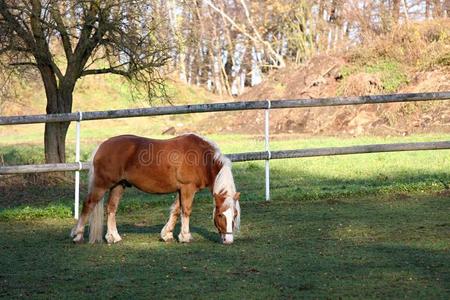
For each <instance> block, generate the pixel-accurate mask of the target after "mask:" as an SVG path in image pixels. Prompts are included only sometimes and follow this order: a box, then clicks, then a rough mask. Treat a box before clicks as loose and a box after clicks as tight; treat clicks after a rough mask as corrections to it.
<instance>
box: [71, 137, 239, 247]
mask: <svg viewBox="0 0 450 300" xmlns="http://www.w3.org/2000/svg"><path fill="white" fill-rule="evenodd" d="M91 161H92V164H91V167H90V170H89V188H88V195H87V196H86V198H85V200H84V202H83V209H82V213H81V216H80V218H79V219H78V222H77V223H76V225H75V226H74V227H73V229H72V231H71V234H70V235H71V237H72V238H73V242H75V243H81V242H83V234H84V227H85V224H86V222H87V220H88V217H89V216H90V219H89V223H90V230H89V242H90V243H96V242H102V241H103V217H104V203H103V202H104V195H105V193H106V192H107V191H109V196H108V203H107V233H106V235H105V239H106V241H107V242H108V244H113V243H117V242H120V241H121V240H122V238H121V237H120V235H119V232H118V231H117V225H116V211H117V207H118V205H119V201H120V199H121V197H122V195H123V193H124V190H125V188H126V187H136V188H138V189H140V190H141V191H144V192H147V193H153V194H167V193H177V194H176V198H175V201H174V202H173V204H172V206H171V208H170V215H169V220H168V221H167V223H166V224H165V226H164V227H163V229H162V230H161V239H162V240H163V241H165V242H169V241H172V240H174V237H173V230H174V228H175V225H176V222H177V218H178V216H179V215H180V214H181V232H180V233H179V235H178V241H179V242H182V243H189V242H191V241H192V235H191V233H190V230H189V217H190V215H191V211H192V204H193V200H194V196H195V193H196V192H197V191H199V190H201V189H205V188H208V189H209V190H210V191H211V193H212V196H213V199H214V204H215V205H214V210H213V219H214V225H215V227H216V228H217V231H218V233H219V236H220V241H221V242H222V243H223V244H231V243H233V235H234V232H236V231H237V230H238V229H239V225H240V215H241V210H240V205H239V198H240V193H239V192H237V191H236V187H235V184H234V179H233V174H232V171H231V161H230V160H229V159H228V158H227V157H226V156H225V155H223V154H222V153H221V151H220V149H219V147H218V146H217V144H216V143H214V142H212V141H210V140H208V139H206V138H204V137H201V136H199V135H197V134H192V133H191V134H185V135H181V136H177V137H174V138H171V139H167V140H158V139H149V138H145V137H139V136H135V135H120V136H115V137H112V138H110V139H108V140H106V141H104V142H103V143H101V144H100V145H99V146H98V147H97V149H96V150H95V151H94V152H93V154H92V158H91Z"/></svg>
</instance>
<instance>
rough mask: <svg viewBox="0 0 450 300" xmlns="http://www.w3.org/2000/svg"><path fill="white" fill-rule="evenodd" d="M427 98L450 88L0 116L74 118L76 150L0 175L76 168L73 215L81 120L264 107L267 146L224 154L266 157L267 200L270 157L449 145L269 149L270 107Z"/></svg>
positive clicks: (445, 95) (449, 144)
mask: <svg viewBox="0 0 450 300" xmlns="http://www.w3.org/2000/svg"><path fill="white" fill-rule="evenodd" d="M430 100H450V91H446V92H435V93H411V94H390V95H373V96H361V97H334V98H320V99H288V100H258V101H240V102H226V103H212V104H194V105H180V106H161V107H149V108H138V109H121V110H109V111H90V112H75V113H67V114H53V115H28V116H0V125H18V124H32V123H48V122H72V121H76V122H77V150H76V152H77V153H76V157H77V162H75V163H61V164H38V165H21V166H0V175H7V174H20V173H38V172H61V171H75V172H76V175H77V177H76V179H77V180H76V185H75V186H76V187H75V194H76V196H75V198H76V200H75V211H76V212H75V216H76V217H77V215H78V193H79V186H78V185H79V173H78V172H79V171H80V170H88V169H89V166H90V164H89V163H86V162H80V161H79V152H80V149H79V148H80V147H79V143H80V141H79V136H80V134H79V133H80V132H79V131H80V122H81V121H88V120H101V119H116V118H131V117H143V116H160V115H174V114H187V113H205V112H225V111H237V110H254V109H263V110H265V113H266V114H265V115H266V118H265V138H266V149H265V151H260V152H246V153H233V154H228V155H227V156H228V157H229V158H230V159H231V160H232V161H234V162H242V161H252V160H265V161H266V200H269V188H270V182H269V160H271V159H284V158H297V157H312V156H329V155H346V154H358V153H375V152H395V151H417V150H437V149H450V141H437V142H426V143H423V142H422V143H397V144H376V145H360V146H351V147H327V148H311V149H296V150H283V151H270V148H269V111H270V110H271V109H282V108H302V107H303V108H305V107H322V106H342V105H361V104H381V103H393V102H415V101H430Z"/></svg>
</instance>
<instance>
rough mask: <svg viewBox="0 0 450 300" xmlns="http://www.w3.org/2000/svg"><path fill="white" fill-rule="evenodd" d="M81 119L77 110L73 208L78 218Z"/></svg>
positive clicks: (81, 114) (80, 113) (75, 216)
mask: <svg viewBox="0 0 450 300" xmlns="http://www.w3.org/2000/svg"><path fill="white" fill-rule="evenodd" d="M82 119H83V113H82V112H81V111H79V112H78V120H77V123H76V131H77V132H76V141H75V162H77V163H78V170H77V171H75V208H74V212H73V214H74V218H75V220H78V216H79V210H80V170H81V168H82V165H81V162H80V125H81V124H80V123H81V120H82Z"/></svg>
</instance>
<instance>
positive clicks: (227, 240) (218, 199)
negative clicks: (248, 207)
mask: <svg viewBox="0 0 450 300" xmlns="http://www.w3.org/2000/svg"><path fill="white" fill-rule="evenodd" d="M239 196H240V193H239V192H236V193H235V194H234V195H229V194H228V193H227V192H225V191H222V192H220V193H219V194H214V201H215V204H216V205H215V208H214V225H216V228H217V230H218V231H219V234H220V238H221V241H222V243H223V244H231V243H233V232H235V231H237V230H238V229H239V225H240V219H241V208H240V206H239Z"/></svg>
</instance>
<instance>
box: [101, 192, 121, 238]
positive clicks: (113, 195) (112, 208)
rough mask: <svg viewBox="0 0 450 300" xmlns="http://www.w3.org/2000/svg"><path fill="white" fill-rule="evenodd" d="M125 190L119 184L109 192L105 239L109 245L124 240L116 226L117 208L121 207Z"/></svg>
mask: <svg viewBox="0 0 450 300" xmlns="http://www.w3.org/2000/svg"><path fill="white" fill-rule="evenodd" d="M124 190H125V188H124V187H123V186H122V185H121V184H119V185H117V186H115V187H114V188H112V189H111V190H110V191H109V199H108V207H107V212H108V231H107V232H106V235H105V239H106V241H107V242H108V244H113V243H117V242H120V241H121V240H122V238H121V237H120V235H119V232H118V231H117V225H116V211H117V207H118V206H119V201H120V198H122V195H123V191H124Z"/></svg>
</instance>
